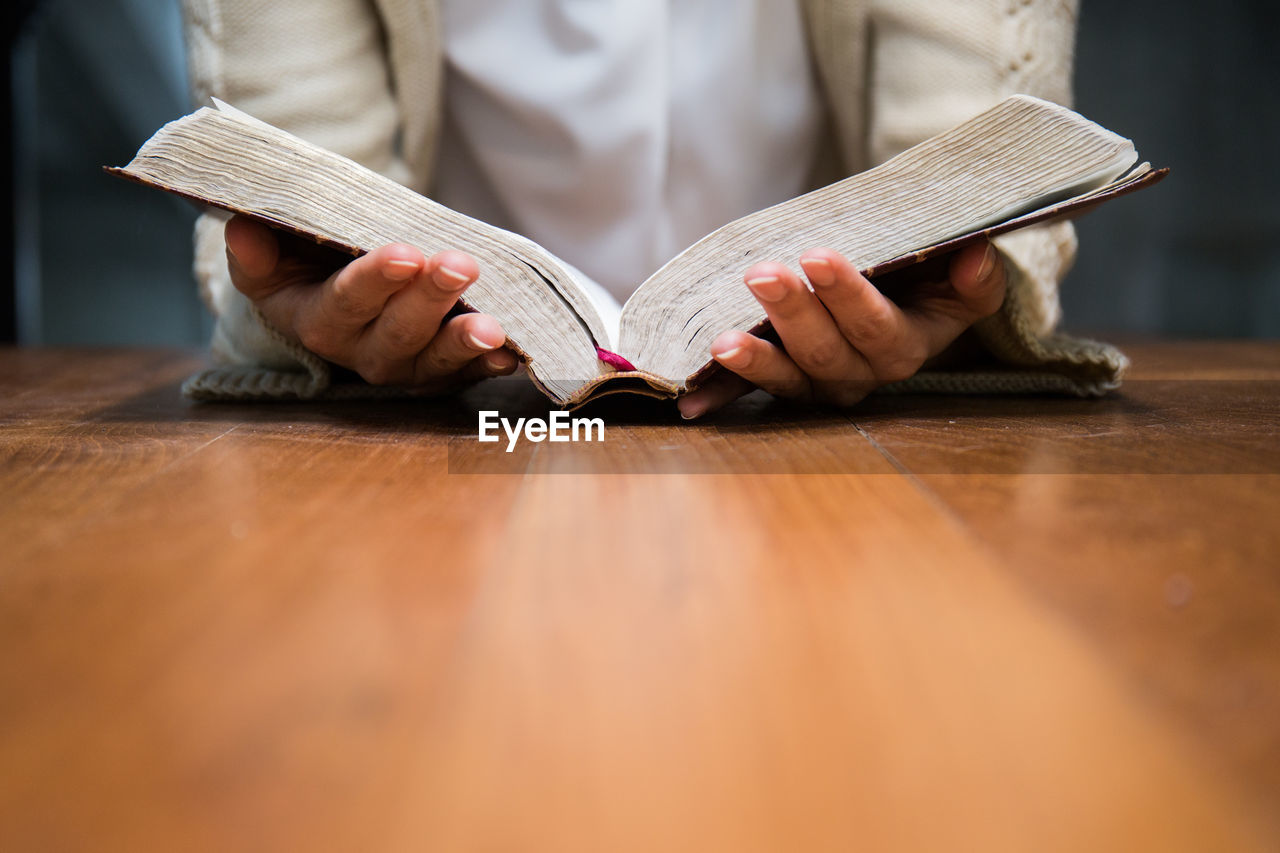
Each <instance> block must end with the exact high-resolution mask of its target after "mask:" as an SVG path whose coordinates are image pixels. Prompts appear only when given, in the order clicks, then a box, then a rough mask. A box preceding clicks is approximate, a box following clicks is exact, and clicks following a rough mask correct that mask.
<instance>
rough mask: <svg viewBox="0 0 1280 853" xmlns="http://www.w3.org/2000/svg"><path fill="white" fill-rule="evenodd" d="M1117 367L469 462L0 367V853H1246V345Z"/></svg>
mask: <svg viewBox="0 0 1280 853" xmlns="http://www.w3.org/2000/svg"><path fill="white" fill-rule="evenodd" d="M1129 351H1130V354H1131V356H1132V357H1133V359H1134V369H1133V370H1132V372H1131V380H1130V381H1129V382H1128V383H1127V384H1126V385H1125V387H1124V388H1123V389H1122V390H1121V391H1120V392H1119V393H1116V394H1113V395H1112V396H1110V397H1108V398H1106V399H1103V400H1075V399H1063V398H1050V397H1033V398H1016V399H1009V398H989V397H975V398H954V397H953V398H930V397H918V396H901V397H893V396H878V397H876V398H873V399H871V400H869V401H868V402H867V403H866V404H865V405H864V406H862V407H860V408H858V409H857V410H854V411H852V412H848V413H838V412H832V411H815V410H807V409H803V408H797V407H791V406H785V405H781V404H777V403H774V402H771V401H769V400H767V399H764V398H762V397H758V396H752V397H750V398H746V399H744V400H742V401H739V403H737V404H735V405H734V406H733V407H731V408H730V409H729V410H727V411H725V412H724V413H722V414H721V415H719V416H717V417H713V418H710V419H708V420H706V421H705V422H699V423H693V424H686V423H682V422H680V421H679V419H678V418H677V417H675V415H674V410H673V409H672V408H671V407H670V406H668V405H663V404H657V403H654V402H652V401H643V400H641V401H633V402H626V401H623V402H616V401H615V402H613V403H609V402H603V403H601V404H599V406H598V407H597V408H596V409H592V410H588V411H586V412H580V413H579V414H587V415H598V416H600V417H603V418H604V419H605V422H606V435H605V440H604V442H602V443H598V444H549V443H542V444H529V443H524V444H521V445H519V446H517V448H516V449H515V451H514V452H512V453H510V454H506V453H504V452H503V446H504V445H503V444H480V443H478V442H477V441H476V440H475V433H476V424H477V414H476V413H477V411H478V410H480V409H497V410H499V411H501V412H502V415H503V416H505V417H510V418H514V417H517V416H531V415H540V416H545V415H546V409H547V407H546V404H545V401H543V400H542V398H541V397H540V396H538V395H537V394H536V393H535V392H533V391H532V390H531V389H530V387H529V386H528V384H527V383H526V382H525V381H524V380H514V381H497V382H491V383H488V384H486V385H482V386H479V387H477V388H474V389H472V390H470V391H468V392H467V393H466V394H464V395H462V396H461V397H459V398H455V399H452V400H447V401H401V402H379V403H342V404H296V403H290V404H266V405H208V404H206V405H195V404H191V403H188V402H186V401H184V400H183V399H182V398H181V397H180V396H179V393H178V384H179V382H180V380H181V379H182V378H183V377H184V376H185V375H186V374H187V373H189V372H190V371H191V370H193V369H194V368H195V367H196V366H197V365H198V364H199V356H198V355H195V354H192V353H188V352H181V351H155V350H90V349H86V350H60V349H48V350H41V349H9V350H5V351H0V488H2V491H0V494H2V495H3V499H2V501H0V537H2V539H0V541H2V542H3V553H2V554H0V850H6V851H26V850H32V851H45V850H151V849H156V850H327V849H335V850H836V849H839V850H849V849H855V848H856V849H887V850H899V849H926V850H944V849H945V850H955V849H966V850H968V849H972V850H1056V849H1062V850H1085V849H1088V850H1099V849H1107V850H1111V849H1115V850H1162V851H1163V850H1182V849H1188V850H1215V851H1216V850H1243V849H1272V850H1274V849H1280V448H1278V447H1277V436H1278V432H1280V429H1278V425H1280V419H1278V417H1277V416H1278V415H1280V344H1275V343H1264V342H1257V343H1247V342H1237V343H1210V342H1189V343H1170V342H1146V343H1141V342H1138V343H1134V344H1133V345H1132V346H1131V347H1130V348H1129Z"/></svg>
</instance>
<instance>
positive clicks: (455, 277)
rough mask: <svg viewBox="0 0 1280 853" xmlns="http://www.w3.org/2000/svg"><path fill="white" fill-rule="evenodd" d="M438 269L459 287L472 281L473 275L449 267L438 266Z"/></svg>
mask: <svg viewBox="0 0 1280 853" xmlns="http://www.w3.org/2000/svg"><path fill="white" fill-rule="evenodd" d="M436 271H437V272H439V273H440V274H441V275H443V276H444V277H445V278H447V279H449V280H450V281H452V282H455V283H456V284H457V285H458V287H459V288H461V287H462V286H463V285H464V284H467V283H469V282H470V281H471V276H469V275H464V274H463V273H460V272H458V271H457V270H452V269H449V268H448V267H436Z"/></svg>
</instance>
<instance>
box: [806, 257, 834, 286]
mask: <svg viewBox="0 0 1280 853" xmlns="http://www.w3.org/2000/svg"><path fill="white" fill-rule="evenodd" d="M800 266H801V267H803V268H804V274H805V275H807V276H808V277H809V281H810V282H812V283H813V284H815V285H817V286H818V287H825V286H827V285H828V284H831V282H832V281H834V280H835V271H834V270H833V269H832V268H831V261H829V260H827V259H826V258H801V259H800Z"/></svg>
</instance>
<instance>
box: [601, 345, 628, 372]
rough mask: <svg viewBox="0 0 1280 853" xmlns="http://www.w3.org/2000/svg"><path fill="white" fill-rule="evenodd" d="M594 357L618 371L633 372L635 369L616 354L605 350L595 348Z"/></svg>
mask: <svg viewBox="0 0 1280 853" xmlns="http://www.w3.org/2000/svg"><path fill="white" fill-rule="evenodd" d="M596 355H597V356H598V357H599V358H600V360H601V361H603V362H604V363H605V364H607V365H610V366H611V367H616V368H617V369H618V370H635V369H636V366H635V365H634V364H632V363H631V362H629V361H627V360H626V359H625V358H623V357H622V356H620V355H618V354H617V353H616V352H609V351H608V350H607V349H601V348H600V347H598V346H597V347H596Z"/></svg>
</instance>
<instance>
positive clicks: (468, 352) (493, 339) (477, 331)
mask: <svg viewBox="0 0 1280 853" xmlns="http://www.w3.org/2000/svg"><path fill="white" fill-rule="evenodd" d="M506 340H507V336H506V333H505V332H503V331H502V326H500V325H499V324H498V321H497V320H495V319H494V318H492V317H490V316H489V315H488V314H459V315H458V316H457V317H454V318H453V319H451V320H449V321H447V322H446V323H445V324H444V325H443V326H441V327H440V331H439V332H437V333H436V336H435V337H434V338H432V339H431V343H429V344H428V345H427V348H426V349H424V350H423V351H422V352H421V353H420V354H419V355H418V357H417V358H416V359H414V360H413V363H412V380H411V381H412V382H413V383H414V384H422V383H425V382H429V381H431V380H434V379H439V378H441V377H445V376H449V375H451V374H455V373H458V372H459V371H461V370H462V369H463V368H464V367H466V366H467V365H468V364H470V363H471V362H472V361H474V360H475V359H476V358H478V357H479V356H481V355H485V354H486V353H491V354H492V355H490V356H489V358H491V359H496V360H497V363H498V364H499V365H505V364H506V363H507V362H506V357H505V356H503V355H500V354H498V353H497V352H495V351H496V350H498V349H499V348H500V347H501V346H502V345H503V344H504V343H506ZM491 363H492V362H491ZM511 369H512V370H514V369H515V367H514V366H512V368H511Z"/></svg>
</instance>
